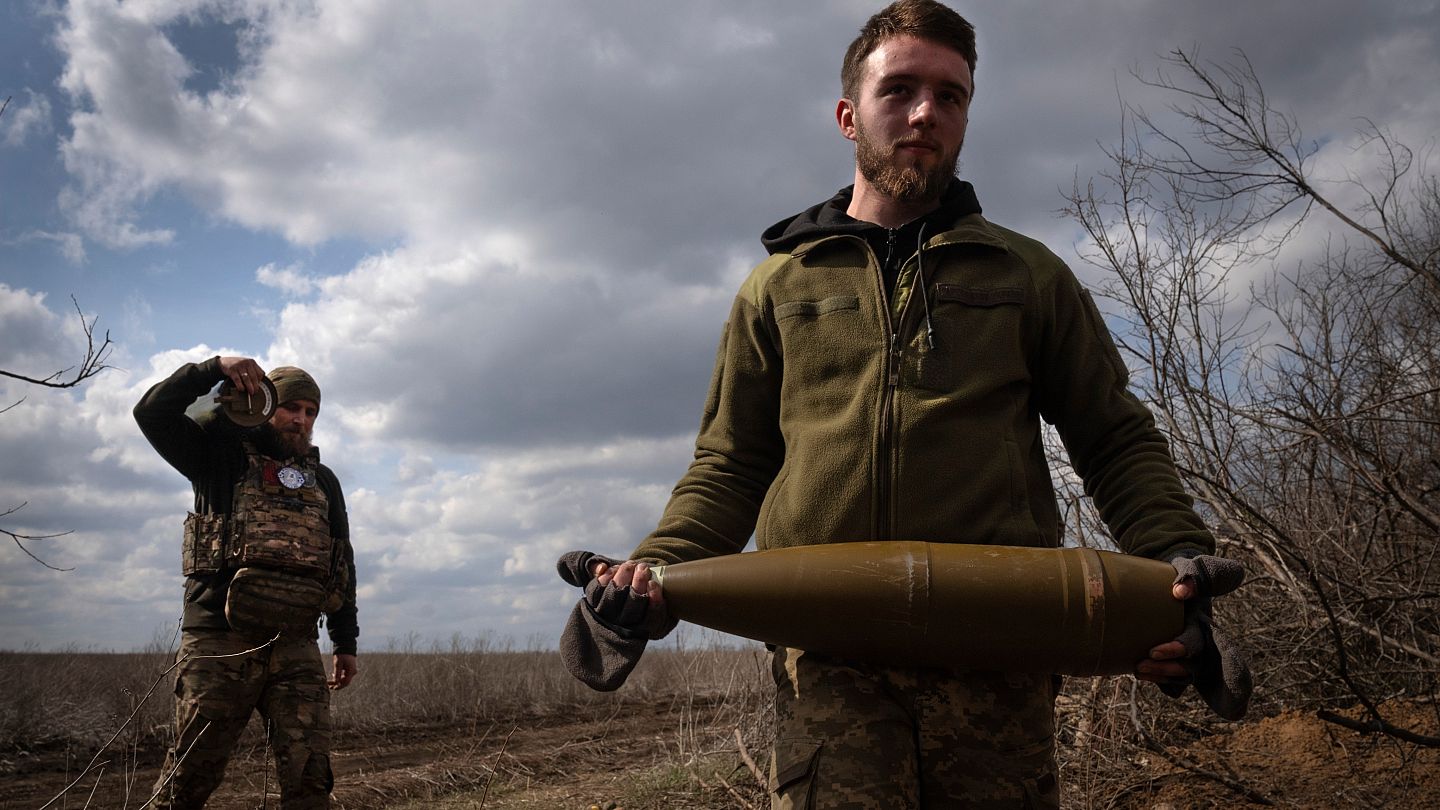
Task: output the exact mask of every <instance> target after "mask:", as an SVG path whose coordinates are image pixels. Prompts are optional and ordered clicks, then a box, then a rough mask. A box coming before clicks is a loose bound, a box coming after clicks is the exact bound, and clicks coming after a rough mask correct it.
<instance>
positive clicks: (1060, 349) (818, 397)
mask: <svg viewBox="0 0 1440 810" xmlns="http://www.w3.org/2000/svg"><path fill="white" fill-rule="evenodd" d="M964 185H965V186H966V188H965V191H966V193H968V194H971V195H972V197H971V198H972V199H973V192H972V191H970V190H969V189H968V184H964ZM845 193H846V192H842V194H845ZM841 203H842V204H843V200H841ZM817 208H818V207H817ZM812 210H815V209H812ZM781 224H782V225H783V224H784V223H783V222H782V223H781ZM777 227H778V226H777ZM774 230H775V229H772V232H773V231H774ZM768 233H769V232H767V234H768ZM807 236H808V235H807V234H806V233H805V232H804V230H803V229H801V232H800V233H799V235H798V236H795V237H794V238H791V239H790V240H789V241H788V242H786V243H785V245H784V246H783V249H781V250H778V251H775V252H773V253H772V255H771V256H770V258H769V259H768V260H766V261H765V262H763V263H761V264H760V265H759V266H757V267H756V268H755V269H754V270H753V271H752V272H751V274H750V276H749V278H748V279H747V280H746V281H745V283H744V284H743V285H742V287H741V289H740V292H739V294H738V295H737V296H736V298H735V301H734V304H733V307H732V309H731V312H730V317H729V320H728V322H727V323H726V325H725V330H724V334H723V336H722V338H721V341H720V346H719V351H718V356H717V358H716V364H715V372H714V375H713V377H712V379H711V383H710V391H709V395H708V396H707V398H706V402H705V408H704V415H703V418H702V421H701V425H700V432H699V435H698V437H697V439H696V443H695V459H694V461H693V462H692V463H691V465H690V468H689V470H688V471H687V472H686V474H685V475H684V477H683V478H681V479H680V482H679V483H678V484H677V485H676V487H675V489H674V492H673V495H672V497H671V499H670V502H669V504H668V506H667V507H666V509H665V513H664V515H663V516H662V518H661V520H660V523H659V526H658V527H657V528H656V530H655V531H654V533H652V534H651V535H650V536H649V537H647V538H646V539H645V540H644V541H643V542H642V543H641V544H640V546H639V547H638V548H637V549H636V550H635V552H634V553H633V554H632V555H631V556H632V558H636V559H648V560H652V561H655V562H660V563H673V562H680V561H684V560H692V559H698V558H703V557H708V556H714V555H719V554H730V553H734V552H738V551H740V550H741V549H742V548H743V547H744V546H745V544H746V542H747V541H748V539H749V538H750V536H751V534H752V532H753V534H754V536H755V541H756V545H757V547H758V548H760V549H770V548H781V547H788V546H800V545H811V544H817V543H834V542H847V541H860V540H891V539H893V540H925V541H930V542H952V543H986V544H1004V545H1016V546H1057V545H1059V543H1060V539H1061V526H1060V518H1059V511H1058V509H1057V507H1056V503H1055V494H1054V489H1053V485H1052V482H1051V479H1050V472H1049V467H1048V465H1047V463H1046V460H1045V452H1044V449H1043V447H1042V445H1041V424H1040V420H1041V419H1044V420H1045V421H1047V422H1049V423H1051V424H1053V425H1055V427H1056V428H1057V430H1058V433H1059V435H1060V437H1061V439H1062V440H1063V442H1064V444H1065V447H1066V448H1067V450H1068V451H1069V454H1070V458H1071V461H1072V463H1073V465H1074V467H1075V469H1076V470H1077V471H1078V472H1079V474H1080V475H1081V476H1082V478H1083V480H1084V483H1085V488H1086V491H1087V492H1088V493H1089V494H1090V495H1091V496H1093V498H1094V500H1095V502H1096V504H1097V505H1098V506H1099V509H1100V513H1101V515H1102V517H1103V518H1104V520H1105V522H1106V524H1107V526H1108V527H1109V528H1110V530H1111V532H1112V534H1113V536H1114V538H1115V540H1116V542H1117V543H1118V545H1119V546H1120V548H1121V549H1122V550H1124V551H1126V552H1129V553H1132V554H1138V555H1143V556H1147V557H1155V558H1166V557H1169V556H1170V555H1173V554H1175V553H1177V552H1179V551H1182V550H1186V549H1190V550H1194V551H1199V552H1206V553H1208V552H1211V551H1213V549H1214V540H1213V538H1212V536H1211V535H1210V533H1209V532H1208V531H1207V530H1206V528H1205V526H1204V524H1203V523H1202V522H1201V520H1200V518H1199V517H1198V516H1197V515H1196V513H1195V511H1194V509H1193V507H1192V501H1191V499H1190V498H1189V496H1187V495H1186V493H1185V492H1184V489H1183V488H1182V486H1181V484H1180V480H1179V476H1178V475H1177V474H1176V471H1175V466H1174V463H1173V461H1172V459H1171V456H1170V453H1169V448H1168V445H1167V443H1166V441H1165V439H1164V437H1163V436H1162V435H1161V434H1160V433H1159V431H1158V430H1157V429H1156V428H1155V424H1154V420H1153V418H1152V417H1151V415H1150V413H1149V411H1148V410H1147V409H1146V408H1145V406H1144V405H1143V404H1141V403H1140V402H1139V401H1138V400H1137V399H1136V398H1135V397H1134V396H1133V395H1132V394H1131V393H1130V392H1129V391H1128V390H1127V387H1126V386H1127V379H1128V375H1127V372H1126V369H1125V366H1124V363H1123V362H1122V360H1121V359H1120V356H1119V353H1118V352H1117V351H1116V349H1115V345H1114V343H1113V341H1112V340H1111V338H1110V336H1109V333H1108V331H1107V330H1106V327H1105V325H1104V322H1103V321H1102V320H1101V317H1100V314H1099V312H1098V311H1097V310H1096V308H1095V305H1094V303H1093V301H1092V300H1091V298H1090V296H1089V294H1088V293H1086V291H1085V290H1084V289H1083V288H1082V287H1081V286H1080V284H1079V282H1078V281H1077V280H1076V278H1075V276H1074V275H1073V274H1072V273H1071V272H1070V270H1069V269H1068V268H1067V267H1066V266H1065V265H1064V263H1063V262H1061V261H1060V259H1059V258H1057V257H1056V256H1055V255H1054V254H1053V253H1051V252H1050V251H1049V250H1047V249H1046V248H1045V247H1044V246H1043V245H1041V244H1040V243H1038V242H1036V241H1034V240H1032V239H1029V238H1026V237H1025V236H1022V235H1020V234H1018V233H1015V232H1014V231H1010V230H1007V229H1005V228H1002V227H1000V226H998V225H995V224H993V223H990V222H988V221H987V220H985V219H984V218H983V217H982V216H981V214H980V213H979V206H978V203H977V204H975V205H974V207H973V209H971V210H970V211H968V212H966V213H963V214H962V215H961V216H959V217H958V218H957V219H955V220H954V221H953V225H952V226H951V227H950V228H949V229H948V230H943V231H940V232H936V233H935V234H934V235H933V236H931V237H929V238H927V239H925V241H924V245H923V248H921V249H920V250H918V251H914V252H915V255H911V256H910V257H909V259H908V260H907V261H906V262H905V263H904V264H903V265H902V266H901V268H900V270H899V277H898V281H897V284H896V287H895V291H894V294H893V295H892V296H888V297H887V296H886V295H885V294H884V291H883V290H882V286H881V285H882V282H881V272H880V268H879V266H878V263H877V258H876V256H875V253H874V251H872V250H871V248H870V247H869V245H868V244H867V242H866V241H865V239H863V238H861V237H859V236H855V235H851V234H844V233H839V234H837V233H833V232H829V233H827V232H826V230H825V229H823V228H816V229H815V233H814V237H815V238H807ZM912 250H913V248H912ZM922 270H923V274H924V279H925V282H926V283H925V285H924V289H925V290H926V291H927V292H928V300H925V299H922V296H921V295H918V294H916V291H917V289H918V288H919V282H918V281H917V279H918V278H919V276H920V273H921V272H922ZM927 305H928V310H929V320H930V322H931V326H932V331H930V333H929V335H930V338H927V330H926V328H925V321H926V313H925V310H926V309H927ZM930 339H933V346H932V345H931V343H930Z"/></svg>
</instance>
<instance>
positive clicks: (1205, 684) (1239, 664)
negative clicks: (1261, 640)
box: [1159, 552, 1254, 720]
mask: <svg viewBox="0 0 1440 810" xmlns="http://www.w3.org/2000/svg"><path fill="white" fill-rule="evenodd" d="M1170 564H1171V565H1173V566H1174V567H1175V584H1179V583H1181V582H1184V581H1187V580H1188V581H1189V582H1190V583H1191V584H1192V585H1194V587H1195V590H1196V595H1195V596H1194V597H1192V598H1190V599H1187V600H1185V629H1184V630H1183V631H1182V632H1181V633H1180V637H1179V638H1178V639H1177V641H1179V642H1180V643H1181V644H1183V645H1184V646H1185V652H1186V665H1187V667H1188V668H1189V670H1190V682H1191V683H1193V684H1194V685H1195V691H1196V692H1198V693H1199V694H1200V697H1202V698H1204V699H1205V703H1206V705H1208V706H1209V707H1210V708H1211V709H1212V710H1213V711H1214V712H1215V713H1216V714H1217V715H1219V716H1221V717H1223V718H1224V719H1226V720H1239V719H1240V718H1242V717H1244V716H1245V710H1246V709H1248V708H1249V706H1250V693H1251V692H1252V691H1253V689H1254V684H1253V683H1252V681H1251V677H1250V660H1249V658H1248V657H1247V656H1246V655H1245V653H1244V651H1242V650H1241V649H1240V648H1239V647H1237V646H1236V645H1235V643H1234V642H1233V641H1232V640H1231V639H1230V637H1229V636H1228V635H1226V634H1225V633H1224V632H1222V631H1221V630H1219V629H1218V628H1216V627H1215V624H1214V620H1213V618H1212V617H1211V612H1210V600H1211V598H1213V597H1216V596H1223V595H1225V594H1227V593H1230V592H1231V591H1233V590H1235V589H1236V588H1238V587H1240V584H1241V583H1242V582H1244V581H1245V569H1244V568H1243V567H1242V566H1241V565H1240V563H1238V562H1236V561H1234V560H1227V559H1224V558H1222V557H1214V556H1211V555H1208V554H1194V553H1186V552H1181V554H1180V556H1177V557H1175V558H1173V559H1171V560H1170ZM1188 685H1190V684H1189V683H1166V684H1159V686H1160V690H1161V691H1162V692H1164V693H1165V694H1167V695H1169V696H1170V697H1179V696H1180V695H1181V694H1182V693H1183V692H1184V691H1185V687H1186V686H1188Z"/></svg>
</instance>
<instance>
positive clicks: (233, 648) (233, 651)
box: [154, 630, 334, 810]
mask: <svg viewBox="0 0 1440 810" xmlns="http://www.w3.org/2000/svg"><path fill="white" fill-rule="evenodd" d="M264 643H265V640H264V639H258V640H257V639H255V638H253V637H243V636H240V635H238V634H235V633H231V632H229V631H225V630H193V631H191V630H187V631H185V634H184V636H183V638H182V640H181V643H180V653H179V656H180V658H184V659H185V661H184V663H182V664H181V665H180V669H179V672H178V674H177V675H176V680H175V746H174V747H173V748H171V749H170V752H169V753H168V754H167V755H166V757H165V768H164V770H162V771H161V772H160V778H159V781H158V782H157V783H156V786H155V788H156V790H157V791H158V794H159V795H158V797H157V798H156V800H155V804H154V806H155V807H158V808H166V809H167V810H168V809H169V808H176V810H179V809H180V808H200V807H203V806H204V805H205V800H206V799H207V798H209V796H210V794H211V793H212V792H214V790H215V788H217V787H219V786H220V781H221V780H222V779H223V778H224V776H225V764H226V762H227V761H228V760H229V759H230V753H231V751H232V750H233V749H234V748H235V743H236V741H237V740H238V739H239V738H240V734H241V732H243V731H244V730H245V725H246V723H248V722H249V720H250V715H251V713H252V712H253V711H255V710H256V709H258V710H259V711H260V716H261V717H263V718H265V720H266V721H267V723H266V727H267V731H268V734H269V742H270V751H271V752H272V754H273V755H274V758H275V772H276V775H277V777H278V778H277V782H278V783H279V786H280V806H281V807H283V808H286V810H309V809H310V808H328V807H329V806H330V788H331V786H332V785H333V782H334V780H333V778H332V777H331V774H330V694H329V691H328V690H327V689H326V688H325V666H324V664H323V663H322V661H321V660H320V649H319V646H318V645H317V644H316V643H315V641H314V640H313V639H308V638H287V637H282V638H280V639H279V640H277V641H276V642H274V643H273V644H270V645H268V646H265V647H264V648H263V649H260V650H258V651H255V652H250V653H245V654H243V655H237V653H241V652H243V651H245V650H249V649H251V648H254V647H257V646H259V645H262V644H264ZM187 656H188V657H187ZM177 660H178V659H177ZM167 780H168V781H167Z"/></svg>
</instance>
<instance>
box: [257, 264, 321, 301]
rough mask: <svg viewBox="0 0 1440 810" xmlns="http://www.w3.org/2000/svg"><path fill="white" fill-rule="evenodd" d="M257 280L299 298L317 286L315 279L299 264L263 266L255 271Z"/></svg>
mask: <svg viewBox="0 0 1440 810" xmlns="http://www.w3.org/2000/svg"><path fill="white" fill-rule="evenodd" d="M255 280H256V281H258V282H260V283H261V284H264V285H265V286H266V287H272V288H274V289H277V290H279V291H280V292H282V293H284V294H286V295H287V296H290V297H291V298H299V297H301V296H304V295H308V294H310V292H312V291H313V290H314V289H315V287H316V284H315V280H314V279H312V278H310V277H309V276H306V275H305V274H304V273H303V272H301V269H300V267H299V266H298V265H290V266H288V267H276V266H275V265H274V264H273V263H272V264H266V265H263V266H261V267H260V268H259V269H257V270H256V271H255Z"/></svg>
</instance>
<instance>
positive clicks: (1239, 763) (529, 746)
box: [0, 704, 1440, 810]
mask: <svg viewBox="0 0 1440 810" xmlns="http://www.w3.org/2000/svg"><path fill="white" fill-rule="evenodd" d="M1387 710H1388V711H1389V718H1388V719H1390V720H1391V721H1392V722H1394V723H1396V724H1397V725H1401V726H1404V727H1406V728H1409V729H1411V730H1414V731H1416V732H1419V733H1422V734H1429V735H1436V734H1440V723H1437V720H1436V716H1437V712H1436V707H1435V706H1433V705H1418V704H1407V705H1398V706H1390V707H1387ZM692 711H693V714H692V715H691V720H692V721H693V723H694V724H695V727H696V728H703V727H704V726H705V724H706V723H707V722H710V721H711V720H712V719H713V716H714V712H713V710H712V708H710V707H706V706H696V707H693V709H692ZM251 731H252V734H250V735H249V737H247V740H246V741H245V742H244V743H242V746H241V749H240V750H239V751H238V752H237V757H236V759H235V761H233V762H232V763H231V766H230V769H229V772H228V776H227V779H226V784H225V785H224V786H223V787H222V788H221V790H220V792H219V793H218V794H217V795H216V796H215V798H214V799H213V800H212V802H211V804H210V806H211V807H214V808H218V810H239V809H240V808H245V809H246V810H250V809H251V808H257V807H262V806H268V807H278V797H277V796H276V795H275V793H274V784H273V781H272V782H271V783H270V793H269V796H268V797H267V799H265V800H262V796H265V782H266V780H265V776H264V774H265V771H266V770H267V768H266V767H265V766H266V762H265V758H264V751H263V747H262V746H260V745H259V736H258V735H257V734H255V733H253V732H255V731H256V729H254V728H253V727H252V729H251ZM722 731H723V730H722ZM701 736H704V735H694V736H693V737H692V739H700V738H701ZM723 738H724V734H723V733H717V734H713V735H708V739H712V740H720V739H723ZM685 747H686V745H685V744H684V742H683V740H682V738H681V737H680V736H679V735H677V732H676V725H675V716H674V714H673V713H672V712H671V711H670V710H669V709H666V708H663V707H649V706H644V705H627V706H624V707H622V708H621V709H620V710H618V711H617V712H616V713H615V715H614V716H612V717H609V718H607V719H602V720H596V721H588V722H575V720H574V718H571V717H566V716H547V717H529V718H519V719H517V720H515V721H513V723H512V724H510V725H508V726H498V725H496V726H483V727H481V726H465V727H457V726H446V727H408V728H396V729H393V730H390V731H387V732H382V733H366V734H341V735H339V737H338V738H337V740H336V751H335V757H334V765H335V771H336V782H337V787H336V791H335V806H336V807H337V808H345V809H346V810H359V809H360V808H381V807H397V808H421V807H437V808H479V807H487V808H496V810H521V809H522V808H523V809H524V810H539V809H540V808H545V809H546V810H564V809H565V808H581V809H582V810H583V809H586V808H590V807H592V806H598V807H601V808H612V807H620V808H624V809H625V810H644V808H723V807H736V808H738V807H744V806H746V805H745V804H742V803H741V802H740V801H737V800H736V799H735V798H734V794H735V793H736V792H738V793H740V795H741V796H742V797H745V798H747V800H749V801H751V802H754V801H755V795H756V794H755V789H754V786H753V777H751V776H750V772H749V770H748V769H747V768H746V767H745V766H743V765H742V764H741V761H740V757H739V754H738V748H737V747H736V746H735V745H734V744H733V743H732V744H731V745H730V747H729V750H721V749H719V748H717V749H716V750H714V751H711V752H708V753H707V752H705V751H696V750H689V751H687V750H682V749H684V748H685ZM161 753H162V752H160V751H158V750H147V749H141V750H138V751H135V750H132V751H129V752H122V753H116V754H113V755H111V756H110V757H109V759H110V764H109V765H108V766H107V767H106V769H105V772H104V774H103V775H102V776H101V777H100V778H99V780H98V788H97V787H96V784H97V780H96V778H95V777H94V775H93V774H92V775H90V776H87V777H86V778H85V779H83V780H81V781H80V782H79V783H78V784H77V785H76V786H75V787H74V788H73V789H72V790H71V791H70V792H69V793H68V794H67V795H66V796H65V797H64V798H63V799H61V800H59V801H56V802H54V803H53V804H51V805H50V806H51V807H56V808H58V807H61V806H64V807H67V808H80V807H85V806H87V804H88V806H89V807H94V808H120V807H126V808H135V807H139V806H140V805H141V804H143V803H144V801H145V799H146V798H147V797H148V795H149V790H148V786H149V785H150V784H151V783H152V782H153V781H154V779H155V774H156V771H157V768H158V765H159V759H160V756H161ZM697 757H698V760H697ZM1174 759H1181V760H1183V761H1185V762H1186V763H1188V764H1189V765H1190V766H1191V767H1190V768H1189V769H1187V768H1184V767H1181V766H1179V765H1177V764H1176V763H1175V762H1174V761H1173V760H1174ZM697 762H698V763H699V764H698V765H697V764H696V763H697ZM762 765H763V759H762ZM82 767H83V763H81V764H77V762H76V756H75V754H74V753H73V752H72V753H71V754H69V755H68V763H67V754H66V752H64V751H38V752H30V753H28V754H18V753H13V752H12V753H7V754H5V755H4V756H3V759H0V810H9V808H28V809H30V810H33V809H34V808H39V807H41V806H43V805H45V804H46V802H47V801H49V800H50V799H51V798H53V797H55V796H56V795H57V793H58V792H59V791H60V789H61V788H62V787H63V786H64V785H65V784H66V783H67V782H68V781H69V780H71V779H73V778H74V777H75V775H76V773H77V772H78V771H79V770H80V768H82ZM1134 767H1135V773H1134V779H1133V780H1131V781H1129V782H1128V784H1127V785H1126V786H1125V787H1123V788H1120V789H1117V790H1113V791H1111V792H1110V794H1109V795H1106V796H1077V795H1075V792H1074V791H1072V792H1071V794H1070V795H1069V796H1067V800H1066V807H1067V808H1120V809H1122V810H1128V809H1134V810H1140V809H1141V808H1144V809H1145V810H1181V809H1182V808H1222V807H1223V808H1249V807H1259V806H1263V805H1261V804H1259V803H1257V802H1255V801H1253V800H1251V799H1247V798H1246V797H1244V796H1242V795H1239V794H1237V793H1236V792H1235V791H1234V790H1232V789H1230V788H1227V787H1225V786H1224V785H1222V784H1220V782H1219V781H1217V780H1216V779H1214V778H1212V777H1208V776H1204V775H1199V774H1197V773H1196V769H1199V770H1202V771H1208V772H1209V773H1211V774H1215V775H1218V776H1221V777H1224V778H1228V779H1230V780H1232V781H1235V782H1239V783H1243V784H1244V785H1245V786H1247V787H1248V788H1250V789H1251V790H1252V791H1253V793H1254V794H1255V795H1256V796H1263V797H1268V798H1269V799H1270V800H1271V801H1272V802H1273V804H1274V806H1279V807H1289V808H1325V809H1326V810H1332V809H1333V810H1340V809H1341V808H1397V809H1398V810H1409V809H1410V808H1414V809H1415V810H1421V809H1422V808H1423V809H1424V810H1431V809H1432V808H1440V749H1437V748H1425V747H1421V746H1416V745H1412V744H1408V743H1401V742H1397V741H1395V740H1394V739H1393V738H1387V737H1380V736H1375V735H1367V734H1361V733H1357V732H1354V731H1351V730H1348V729H1345V728H1341V727H1339V726H1336V725H1333V724H1329V723H1325V722H1322V721H1321V720H1319V719H1317V718H1316V717H1315V716H1314V715H1313V714H1311V713H1297V712H1287V713H1283V714H1281V715H1278V716H1275V717H1270V718H1265V719H1261V720H1256V721H1249V722H1246V723H1244V724H1241V725H1239V726H1236V727H1234V729H1233V730H1232V731H1230V732H1229V733H1227V734H1220V735H1212V736H1209V737H1205V738H1203V739H1201V740H1199V741H1197V742H1196V743H1194V744H1192V745H1190V746H1189V747H1187V748H1185V749H1182V750H1180V751H1178V752H1174V754H1173V755H1172V758H1167V757H1165V756H1161V755H1159V754H1147V755H1146V756H1142V757H1137V760H1136V762H1135V763H1134ZM697 773H699V774H701V779H702V780H704V784H705V787H701V786H700V785H699V784H697V783H696V781H695V776H696V774H697ZM744 780H751V782H750V784H749V785H746V784H744V783H743V782H744ZM127 781H128V782H129V783H130V784H131V789H130V791H129V793H128V796H127V794H126V791H125V785H126V783H127ZM733 786H739V787H740V788H741V790H740V791H734V792H732V790H733ZM92 788H95V792H94V794H93V797H92V796H91V790H92ZM760 806H763V805H760Z"/></svg>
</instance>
